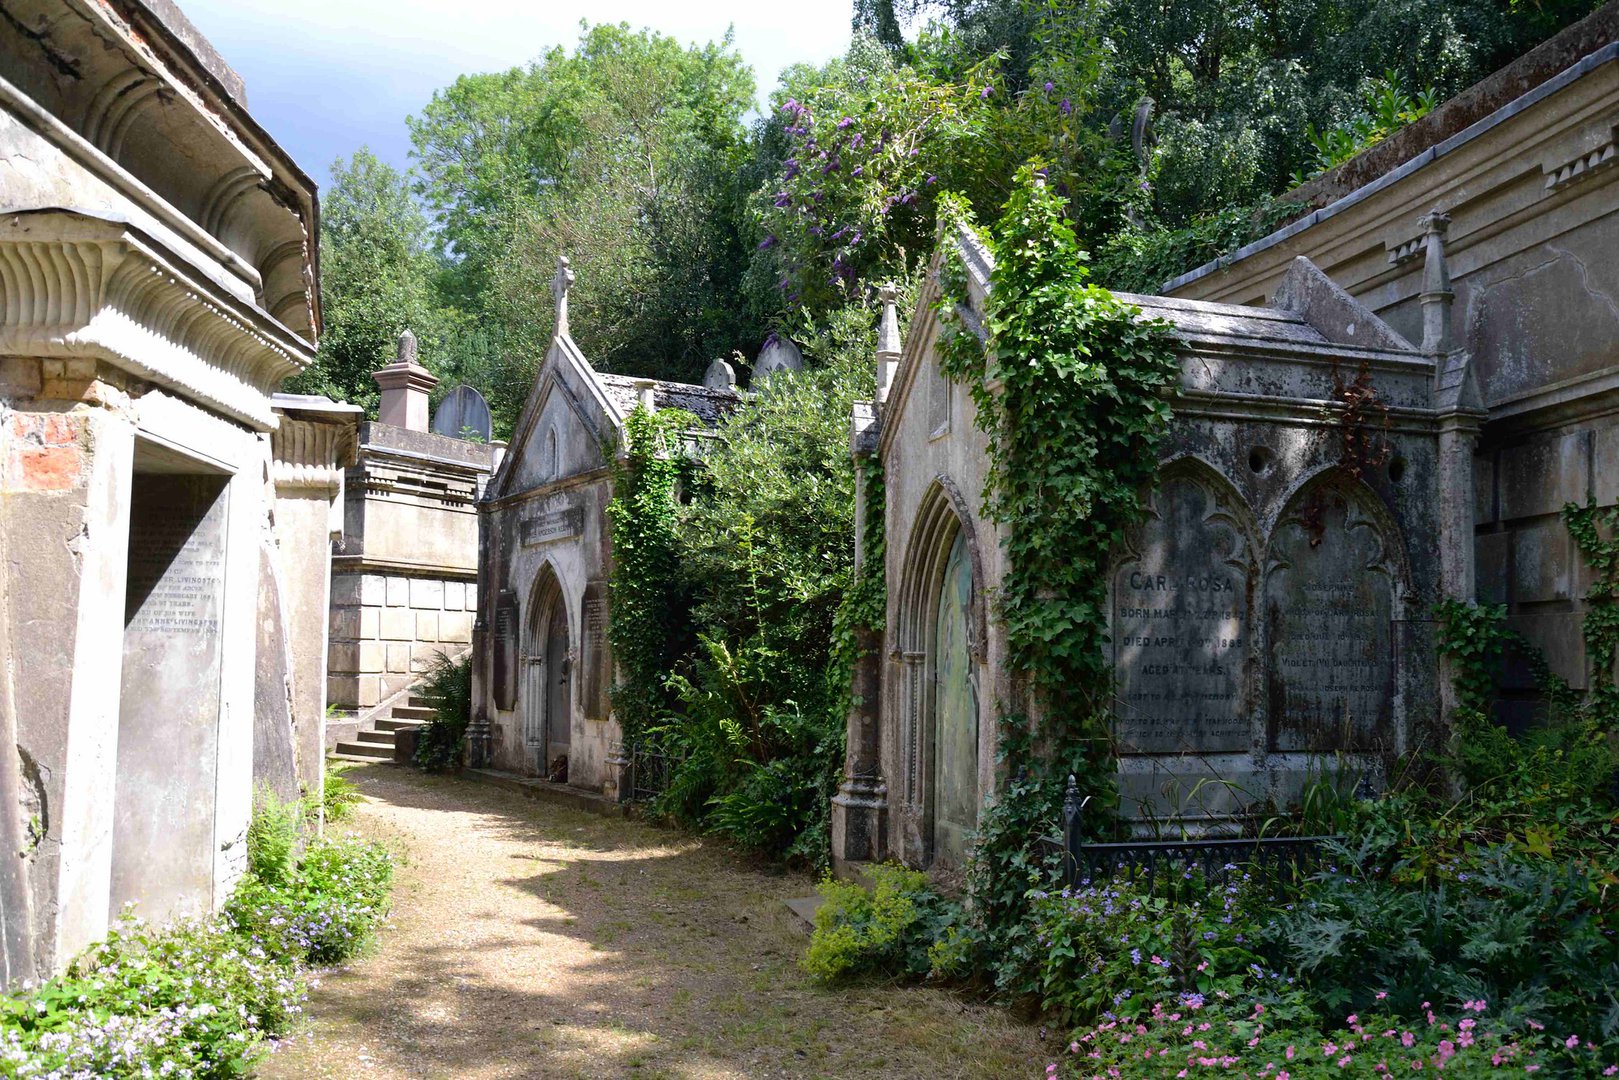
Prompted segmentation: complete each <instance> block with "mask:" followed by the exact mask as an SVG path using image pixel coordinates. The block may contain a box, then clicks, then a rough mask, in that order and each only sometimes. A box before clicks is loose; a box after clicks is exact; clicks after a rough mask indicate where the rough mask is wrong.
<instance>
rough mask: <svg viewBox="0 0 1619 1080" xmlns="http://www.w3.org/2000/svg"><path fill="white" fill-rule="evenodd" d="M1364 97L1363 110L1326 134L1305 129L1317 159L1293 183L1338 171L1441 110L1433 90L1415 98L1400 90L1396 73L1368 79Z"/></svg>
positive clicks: (1308, 164)
mask: <svg viewBox="0 0 1619 1080" xmlns="http://www.w3.org/2000/svg"><path fill="white" fill-rule="evenodd" d="M1363 95H1364V96H1363V98H1362V101H1361V108H1360V110H1359V111H1358V112H1356V113H1354V114H1353V115H1351V116H1349V117H1347V118H1345V119H1343V120H1340V121H1338V122H1337V123H1336V124H1334V125H1332V126H1331V127H1329V128H1327V129H1326V130H1325V131H1317V130H1316V129H1315V125H1313V124H1312V125H1310V126H1309V127H1308V128H1306V129H1305V130H1306V134H1307V135H1308V136H1309V139H1310V145H1311V146H1313V147H1315V157H1314V158H1312V159H1311V160H1310V161H1309V162H1308V163H1307V164H1306V165H1305V167H1304V168H1303V169H1302V170H1301V171H1299V172H1297V173H1295V174H1294V175H1293V182H1294V183H1296V184H1302V183H1304V182H1305V181H1306V180H1311V179H1314V178H1315V177H1317V176H1320V175H1321V174H1322V173H1324V172H1327V171H1328V170H1329V169H1334V168H1337V167H1338V166H1339V165H1342V164H1343V163H1344V162H1346V161H1348V160H1349V159H1350V158H1352V157H1356V156H1357V155H1359V154H1360V153H1361V152H1362V151H1364V150H1368V149H1370V148H1371V147H1373V146H1376V145H1377V144H1378V143H1380V142H1382V141H1383V140H1384V139H1386V138H1388V137H1389V136H1390V135H1392V134H1394V133H1395V132H1396V131H1398V130H1400V129H1401V128H1403V127H1405V126H1406V125H1407V124H1414V123H1416V122H1417V121H1418V120H1421V119H1422V118H1423V117H1424V116H1427V115H1428V114H1429V113H1431V112H1433V111H1434V110H1435V109H1436V108H1438V107H1439V95H1438V94H1437V93H1436V92H1435V91H1434V88H1433V87H1431V86H1430V87H1428V88H1427V89H1426V90H1422V91H1419V92H1418V93H1417V95H1416V96H1415V97H1412V96H1411V95H1410V94H1408V93H1406V92H1405V90H1404V89H1403V88H1402V87H1401V85H1400V76H1399V75H1398V74H1397V73H1395V72H1393V71H1389V72H1385V73H1384V75H1383V77H1382V78H1380V79H1371V80H1368V81H1367V83H1366V85H1365V87H1364V89H1363Z"/></svg>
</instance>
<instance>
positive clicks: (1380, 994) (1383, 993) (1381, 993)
mask: <svg viewBox="0 0 1619 1080" xmlns="http://www.w3.org/2000/svg"><path fill="white" fill-rule="evenodd" d="M1388 996H1389V992H1388V991H1387V990H1379V991H1378V992H1377V1000H1378V1001H1382V1000H1383V999H1384V998H1386V997H1388Z"/></svg>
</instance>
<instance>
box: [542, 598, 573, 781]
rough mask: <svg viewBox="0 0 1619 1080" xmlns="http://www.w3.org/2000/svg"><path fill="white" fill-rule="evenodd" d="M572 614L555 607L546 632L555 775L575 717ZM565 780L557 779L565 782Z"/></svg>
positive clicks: (550, 761) (550, 766)
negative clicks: (570, 653) (570, 635)
mask: <svg viewBox="0 0 1619 1080" xmlns="http://www.w3.org/2000/svg"><path fill="white" fill-rule="evenodd" d="M571 666H572V665H570V664H569V663H568V612H567V608H566V606H565V605H564V604H563V603H562V602H561V600H560V598H559V599H558V601H557V602H556V603H554V604H552V605H551V617H550V618H549V619H548V620H547V621H546V630H545V757H546V767H547V772H549V773H552V774H555V773H556V772H557V771H558V769H557V763H558V759H560V758H563V757H565V756H567V753H568V742H569V737H570V733H571V732H572V730H573V715H572V709H571V708H570V705H571V704H572V697H573V695H572V694H571V693H569V690H570V686H569V681H570V676H571V672H570V671H569V668H570V667H571ZM561 778H562V777H557V779H561Z"/></svg>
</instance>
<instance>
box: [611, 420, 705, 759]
mask: <svg viewBox="0 0 1619 1080" xmlns="http://www.w3.org/2000/svg"><path fill="white" fill-rule="evenodd" d="M693 422H694V418H693V417H692V416H691V414H690V413H687V412H684V411H682V410H679V409H662V410H658V411H657V412H651V411H648V410H647V409H646V408H644V407H641V406H637V407H636V409H635V410H634V411H633V412H631V413H630V415H629V416H628V417H627V418H626V420H625V425H624V426H625V432H626V435H627V438H626V440H625V453H624V455H623V457H622V458H621V459H620V460H619V461H618V462H617V464H616V465H615V466H614V482H613V498H612V500H611V501H610V502H608V504H607V511H606V512H607V521H608V524H609V526H610V527H611V528H612V533H613V568H612V572H611V574H610V576H609V584H610V589H611V597H612V618H610V619H609V620H608V621H607V628H608V629H607V636H608V640H609V642H611V644H612V646H613V658H614V661H615V665H616V667H617V669H618V675H619V677H618V680H617V682H616V684H615V685H614V687H613V710H614V713H615V714H616V716H617V717H618V721H619V726H620V729H621V730H622V731H623V738H624V741H625V742H626V743H633V742H635V741H636V740H638V739H640V738H642V737H644V736H645V734H646V732H647V731H648V730H649V729H650V728H651V727H652V726H653V725H654V723H655V722H656V721H657V720H658V719H659V717H661V716H662V715H663V714H664V713H665V712H666V711H667V709H668V705H669V690H668V686H667V683H668V677H669V658H670V657H672V656H677V655H680V650H679V649H678V648H677V644H678V642H679V640H680V639H681V638H682V636H683V635H684V633H685V630H686V624H687V622H688V621H689V620H688V614H689V612H688V608H689V604H688V603H687V600H686V597H685V591H684V589H683V588H682V586H681V583H680V572H679V571H680V547H679V542H678V537H677V535H676V527H677V524H678V514H679V493H680V487H681V484H682V482H683V481H684V480H685V479H686V476H687V473H688V471H689V470H690V464H691V463H690V459H689V458H687V456H686V455H685V454H684V453H683V450H682V446H681V437H682V433H683V432H684V431H685V430H686V429H688V428H689V427H691V425H692V423H693Z"/></svg>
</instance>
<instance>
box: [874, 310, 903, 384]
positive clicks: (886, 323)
mask: <svg viewBox="0 0 1619 1080" xmlns="http://www.w3.org/2000/svg"><path fill="white" fill-rule="evenodd" d="M877 299H878V300H880V301H881V302H882V305H883V310H882V314H881V316H879V320H880V321H879V322H878V324H877V403H878V404H879V405H880V404H882V403H883V402H885V401H887V400H888V389H889V387H890V386H892V385H893V383H894V375H895V373H896V372H897V371H898V370H899V354H900V348H901V346H900V339H899V314H898V312H897V311H896V310H895V305H896V304H897V303H898V302H899V289H897V288H895V286H894V284H893V283H892V282H889V283H888V284H886V285H884V286H883V287H882V288H880V289H878V290H877Z"/></svg>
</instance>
